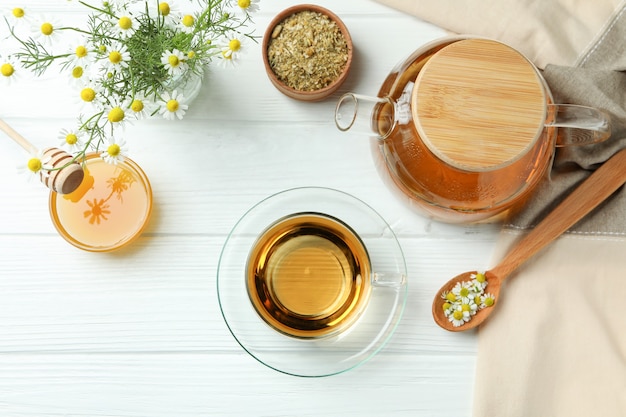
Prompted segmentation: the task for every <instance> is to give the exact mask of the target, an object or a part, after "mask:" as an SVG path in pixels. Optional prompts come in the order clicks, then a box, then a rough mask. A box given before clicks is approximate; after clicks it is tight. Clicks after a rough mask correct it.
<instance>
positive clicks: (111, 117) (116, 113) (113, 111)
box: [104, 99, 128, 127]
mask: <svg viewBox="0 0 626 417" xmlns="http://www.w3.org/2000/svg"><path fill="white" fill-rule="evenodd" d="M127 110H128V108H127V107H126V106H125V105H124V103H122V102H121V101H120V100H117V99H112V100H111V101H110V103H108V104H107V105H106V106H105V107H104V114H105V115H106V118H107V120H108V121H109V123H111V125H112V126H114V127H122V126H123V125H124V123H125V122H126V121H127V120H128V119H127V118H126V111H127Z"/></svg>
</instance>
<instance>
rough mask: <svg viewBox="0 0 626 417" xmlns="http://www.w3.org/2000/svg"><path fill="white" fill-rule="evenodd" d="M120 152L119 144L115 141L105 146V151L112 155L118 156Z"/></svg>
mask: <svg viewBox="0 0 626 417" xmlns="http://www.w3.org/2000/svg"><path fill="white" fill-rule="evenodd" d="M120 152H121V149H120V145H118V144H117V143H114V144H112V145H109V147H108V148H107V153H108V154H109V155H111V156H113V157H116V156H118V155H119V154H120Z"/></svg>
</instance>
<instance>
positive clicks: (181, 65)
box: [161, 49, 189, 76]
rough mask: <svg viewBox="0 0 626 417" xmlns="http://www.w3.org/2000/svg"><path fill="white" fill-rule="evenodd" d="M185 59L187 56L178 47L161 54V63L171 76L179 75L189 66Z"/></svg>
mask: <svg viewBox="0 0 626 417" xmlns="http://www.w3.org/2000/svg"><path fill="white" fill-rule="evenodd" d="M186 61H187V56H186V55H185V54H183V53H182V52H180V51H179V50H178V49H173V50H171V51H165V52H163V55H161V63H162V64H163V66H165V69H166V70H167V72H168V74H170V75H172V76H177V75H181V74H183V73H184V72H185V71H186V70H187V68H189V66H188V65H187V62H186Z"/></svg>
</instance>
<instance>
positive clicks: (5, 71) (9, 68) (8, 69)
mask: <svg viewBox="0 0 626 417" xmlns="http://www.w3.org/2000/svg"><path fill="white" fill-rule="evenodd" d="M14 72H15V68H14V67H13V65H11V64H9V63H8V62H7V63H6V64H2V66H1V67H0V73H1V74H2V75H4V76H5V77H10V76H11V75H13V73H14Z"/></svg>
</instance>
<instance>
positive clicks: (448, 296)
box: [446, 292, 456, 303]
mask: <svg viewBox="0 0 626 417" xmlns="http://www.w3.org/2000/svg"><path fill="white" fill-rule="evenodd" d="M446 300H448V301H450V302H452V303H453V302H455V301H456V295H454V294H453V293H451V292H449V293H447V294H446Z"/></svg>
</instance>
